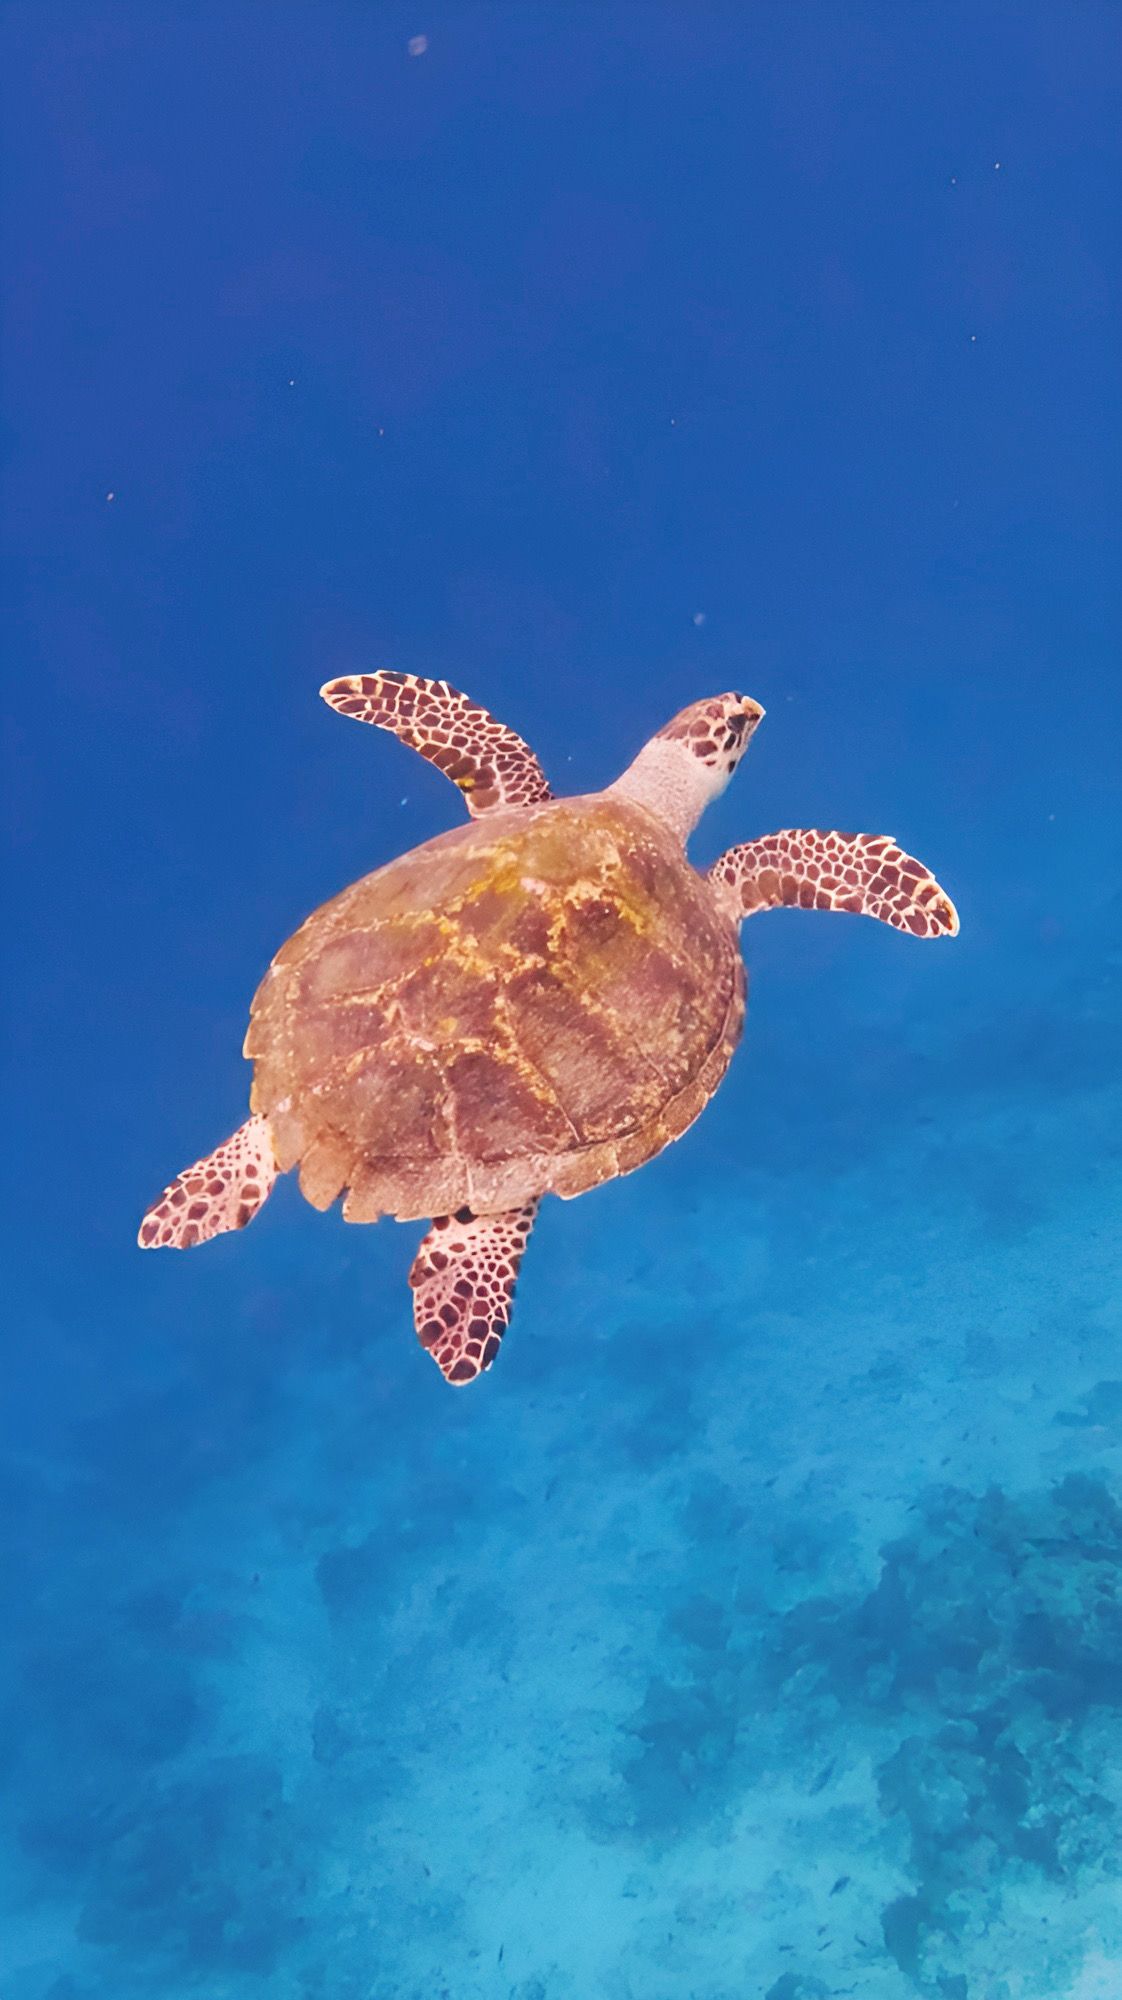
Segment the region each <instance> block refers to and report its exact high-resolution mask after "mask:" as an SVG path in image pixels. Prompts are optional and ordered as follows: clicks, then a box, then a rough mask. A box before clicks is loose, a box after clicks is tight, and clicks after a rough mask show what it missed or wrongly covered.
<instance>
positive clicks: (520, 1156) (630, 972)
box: [245, 797, 744, 1222]
mask: <svg viewBox="0 0 1122 2000" xmlns="http://www.w3.org/2000/svg"><path fill="white" fill-rule="evenodd" d="M743 1018H744V973H743V968H742V964H741V958H740V951H739V946H738V942H737V936H736V931H735V929H734V928H733V925H732V923H731V921H730V920H729V918H728V917H727V916H725V915H724V914H722V912H721V910H720V908H719V907H718V905H717V903H716V901H715V899H714V897H713V895H712V892H711V890H710V888H709V886H708V884H707V883H706V882H705V880H704V878H703V877H702V876H700V875H698V874H697V872H696V871H695V870H694V869H693V868H692V867H691V866H690V865H689V864H688V862H686V861H685V860H684V858H683V856H682V853H681V850H680V849H679V848H677V847H676V846H675V844H674V842H673V840H672V838H671V836H670V835H669V834H665V833H664V832H663V830H662V829H661V828H660V827H659V825H658V823H657V822H656V821H655V820H653V819H652V818H651V817H650V815H649V814H647V813H645V812H644V811H642V809H641V808H639V807H637V806H634V805H629V804H627V803H625V802H622V801H617V800H613V799H610V798H607V797H603V798H594V799H558V800H553V801H551V802H550V803H549V804H546V805H541V806H535V807H532V808H529V809H528V810H526V811H524V812H519V813H518V814H517V815H514V814H510V815H503V816H502V818H496V819H493V820H491V821H490V822H488V821H486V820H481V821H480V822H478V823H476V824H473V825H470V826H465V827H463V828H458V829H457V830H456V831H455V832H453V833H446V834H442V835H441V836H440V837H439V838H438V839H436V840H431V841H428V842H427V843H426V844H425V845H424V846H423V847H418V848H415V849H414V850H413V851H412V853H410V854H405V855H403V856H402V857H401V859H400V860H398V861H391V862H390V863H389V865H388V866H387V867H385V868H379V869H378V870H377V871H376V872H375V873H374V874H373V875H367V876H364V878H363V879H362V881H360V882H355V883H354V884H353V885H352V886H351V888H349V889H344V891H343V893H342V895H340V896H336V897H334V899H333V900H332V901H331V902H330V903H324V904H323V906H322V907H321V908H320V909H318V910H316V911H315V912H314V913H313V915H312V916H310V917H309V918H308V920H307V922H306V923H305V924H303V925H302V926H301V928H300V929H299V930H298V931H297V932H296V933H295V935H294V936H293V937H291V938H290V939H289V941H288V943H287V944H286V945H284V946H283V947H282V949H281V950H280V951H279V952H278V953H277V956H276V958H275V959H274V961H273V963H272V965H271V967H270V968H269V971H268V972H267V973H266V975H265V978H264V980H263V981H262V983H261V986H260V987H259V989H258V992H257V995H256V997H255V999H254V1002H253V1010H252V1016H251V1020H250V1026H249V1032H248V1034H247V1036H246V1043H245V1053H246V1055H247V1056H251V1057H252V1058H253V1060H254V1062H255V1064H256V1071H255V1075H254V1083H253V1094H252V1099H251V1102H252V1106H253V1109H254V1111H260V1112H263V1113H264V1114H265V1115H266V1116H267V1117H268V1119H269V1121H270V1125H271V1128H272V1133H273V1141H274V1144H275V1147H276V1150H277V1155H278V1160H279V1164H280V1166H281V1168H282V1169H284V1168H288V1167H292V1166H295V1165H296V1164H297V1162H299V1164H300V1185H301V1187H302V1189H303V1192H304V1193H305V1195H306V1196H307V1198H308V1200H309V1201H310V1202H312V1203H313V1204H314V1205H315V1206H316V1207H317V1208H326V1207H328V1205H329V1204H330V1203H331V1202H332V1201H333V1200H334V1199H335V1197H336V1195H338V1194H339V1193H340V1191H341V1190H342V1189H343V1188H348V1189H349V1190H350V1192H349V1194H348V1197H347V1202H346V1206H345V1210H344V1213H345V1214H346V1216H347V1218H348V1220H350V1221H353V1222H371V1221H374V1220H375V1219H376V1218H377V1217H378V1216H379V1215H382V1214H391V1215H396V1216H397V1217H398V1218H399V1219H400V1220H402V1221H405V1220H408V1219H410V1218H415V1217H419V1216H429V1215H439V1214H447V1213H449V1212H451V1211H454V1210H455V1209H457V1208H460V1207H463V1206H465V1205H468V1206H470V1207H472V1208H475V1209H477V1210H483V1211H487V1210H496V1209H503V1208H508V1207H513V1206H516V1205H518V1204H520V1203H522V1202H525V1201H528V1200H529V1199H530V1198H531V1197H532V1196H534V1195H537V1194H542V1193H545V1192H547V1191H552V1192H553V1193H556V1194H560V1195H565V1196H568V1195H575V1194H581V1193H583V1192H584V1190H585V1189H586V1188H590V1187H594V1186H595V1185H596V1183H597V1182H598V1181H602V1180H606V1179H608V1178H609V1177H610V1176H611V1175H613V1174H620V1173H628V1172H630V1170H631V1169H632V1168H633V1167H637V1166H640V1165H642V1163H643V1162H644V1161H645V1160H648V1159H650V1158H651V1157H652V1155H654V1154H655V1153H657V1152H659V1151H660V1150H661V1149H662V1147H663V1146H665V1145H667V1144H668V1143H669V1141H670V1140H671V1139H675V1138H677V1137H678V1135H679V1134H680V1133H681V1132H684V1131H685V1129H686V1127H687V1125H690V1124H692V1122H693V1120H694V1119H695V1118H696V1117H697V1114H698V1112H699V1111H700V1110H701V1109H702V1107H703V1105H704V1104H705V1103H706V1102H707V1100H708V1099H709V1098H710V1097H711V1096H712V1094H713V1091H714V1090H715V1089H716V1087H717V1084H718V1083H719V1082H720V1080H721V1077H722V1076H723V1075H724V1072H725V1070H726V1068H727V1067H728V1063H729V1060H730V1058H731V1055H732V1052H733V1049H734V1048H735V1046H736V1043H737V1041H738V1039H739V1035H740V1029H741V1025H742V1022H743Z"/></svg>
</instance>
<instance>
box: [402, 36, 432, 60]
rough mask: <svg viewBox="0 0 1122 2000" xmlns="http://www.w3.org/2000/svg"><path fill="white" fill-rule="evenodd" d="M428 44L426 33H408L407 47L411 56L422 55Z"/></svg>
mask: <svg viewBox="0 0 1122 2000" xmlns="http://www.w3.org/2000/svg"><path fill="white" fill-rule="evenodd" d="M428 45H429V38H428V36H427V35H410V37H409V41H408V44H407V47H408V49H409V53H410V55H411V56H423V55H424V53H425V50H426V49H427V48H428Z"/></svg>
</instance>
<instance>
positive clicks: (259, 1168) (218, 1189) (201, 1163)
mask: <svg viewBox="0 0 1122 2000" xmlns="http://www.w3.org/2000/svg"><path fill="white" fill-rule="evenodd" d="M276 1177H277V1162H276V1158H275V1155H274V1153H273V1142H272V1139H271V1138H270V1136H269V1126H268V1121H267V1120H266V1119H264V1118H261V1117H259V1116H257V1117H253V1118H247V1119H246V1122H245V1124H244V1125H239V1127H238V1129H237V1131H236V1132H235V1133H234V1134H233V1135H232V1137H230V1138H229V1139H226V1140H224V1141H223V1143H222V1145H221V1146H216V1147H215V1150H214V1152H213V1153H208V1154H207V1157H206V1159H205V1160H196V1161H195V1164H194V1166H193V1167H184V1169H183V1172H182V1173H181V1174H177V1175H176V1177H175V1179H174V1180H173V1181H172V1183H171V1185H170V1186H169V1187H166V1188H165V1189H164V1191H163V1194H162V1195H161V1196H160V1199H159V1201H156V1202H153V1204H152V1206H151V1208H150V1209H149V1210H148V1213H147V1215H146V1216H145V1218H144V1220H143V1222H142V1223H141V1225H140V1234H139V1235H138V1237H137V1239H136V1240H137V1242H138V1243H139V1245H140V1247H141V1249H142V1250H190V1249H192V1248H193V1247H194V1245H195V1244H196V1243H207V1242H209V1241H210V1238H211V1237H212V1236H221V1235H222V1233H223V1232H224V1231H225V1230H227V1229H244V1228H245V1225H246V1223H247V1222H251V1221H252V1220H253V1217H254V1216H255V1215H256V1213H257V1211H258V1209H259V1208H260V1206H261V1204H262V1202H263V1201H264V1200H265V1198H266V1196H267V1195H268V1194H269V1192H270V1190H271V1189H272V1185H273V1182H274V1181H275V1180H276Z"/></svg>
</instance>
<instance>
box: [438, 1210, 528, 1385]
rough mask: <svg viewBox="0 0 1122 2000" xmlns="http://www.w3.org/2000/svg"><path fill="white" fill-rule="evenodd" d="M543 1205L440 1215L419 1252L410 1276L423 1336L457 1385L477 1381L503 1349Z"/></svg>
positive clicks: (444, 1371) (443, 1372)
mask: <svg viewBox="0 0 1122 2000" xmlns="http://www.w3.org/2000/svg"><path fill="white" fill-rule="evenodd" d="M538 1207H539V1204H538V1203H537V1202H536V1201H531V1202H527V1204H526V1206H525V1208H511V1209H507V1210H506V1211H505V1213H504V1214H502V1215H473V1214H472V1211H471V1209H470V1208H461V1209H459V1210H458V1211H457V1213H456V1214H455V1215H441V1216H438V1217H437V1219H436V1221H435V1222H434V1223H433V1225H432V1228H431V1229H430V1230H429V1233H428V1235H427V1236H426V1237H425V1239H424V1241H423V1243H422V1244H421V1247H420V1249H419V1250H418V1252H417V1256H416V1259H415V1261H414V1264H413V1268H412V1270H411V1271H410V1273H409V1283H410V1284H411V1285H412V1287H413V1321H414V1324H415V1326H416V1328H417V1338H418V1340H419V1341H420V1343H421V1346H422V1347H427V1349H428V1351H429V1353H430V1354H431V1355H432V1358H433V1360H434V1361H435V1362H436V1365H437V1367H438V1368H439V1369H440V1372H441V1374H442V1375H443V1376H444V1379H445V1381H447V1382H454V1383H455V1384H456V1385H457V1387H458V1386H459V1385H460V1384H462V1383H464V1382H473V1381H474V1380H475V1377H476V1376H477V1375H481V1374H482V1373H483V1370H484V1369H485V1368H489V1367H490V1366H491V1363H492V1362H493V1360H494V1359H495V1356H496V1354H497V1353H498V1351H499V1344H500V1342H501V1340H502V1337H503V1335H504V1333H505V1332H506V1330H507V1327H508V1326H509V1325H510V1315H511V1309H512V1306H513V1302H514V1287H515V1285H516V1283H517V1281H518V1267H519V1265H520V1264H521V1262H522V1253H523V1251H524V1250H525V1248H526V1243H527V1240H528V1238H529V1235H530V1231H531V1229H532V1228H533V1226H534V1217H535V1215H536V1214H537V1212H538Z"/></svg>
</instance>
